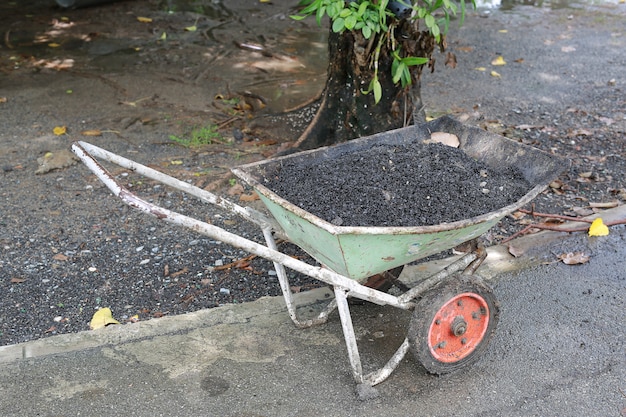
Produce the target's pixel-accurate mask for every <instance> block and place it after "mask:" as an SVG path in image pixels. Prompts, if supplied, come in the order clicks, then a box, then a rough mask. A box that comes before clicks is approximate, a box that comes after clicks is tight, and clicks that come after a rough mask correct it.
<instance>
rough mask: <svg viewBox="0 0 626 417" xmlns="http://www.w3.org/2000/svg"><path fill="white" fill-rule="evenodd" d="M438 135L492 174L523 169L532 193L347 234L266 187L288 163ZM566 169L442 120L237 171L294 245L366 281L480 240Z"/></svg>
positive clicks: (520, 146) (549, 159) (515, 145)
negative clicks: (440, 218) (467, 213)
mask: <svg viewBox="0 0 626 417" xmlns="http://www.w3.org/2000/svg"><path fill="white" fill-rule="evenodd" d="M433 132H446V133H451V134H454V135H456V136H457V137H458V138H459V141H460V146H459V148H460V149H462V150H463V151H464V152H465V153H466V154H467V155H469V156H471V157H473V158H475V159H476V160H478V161H481V162H483V163H485V164H487V165H488V166H489V167H492V168H506V167H515V168H517V169H518V170H519V171H520V172H521V173H522V174H523V176H524V177H525V179H526V180H527V181H528V182H529V183H530V186H529V190H528V192H527V193H526V194H525V195H524V196H523V197H522V198H520V199H519V200H518V201H516V202H515V203H513V204H510V205H508V206H506V207H502V208H501V209H499V210H496V211H492V212H489V213H485V214H482V215H480V216H476V217H472V218H469V219H464V220H460V221H455V222H450V223H440V224H437V225H432V226H415V227H352V226H350V227H346V226H336V225H333V224H331V223H330V222H328V221H325V220H323V219H321V218H319V217H317V216H315V215H313V214H311V213H309V212H307V211H305V210H303V209H302V208H300V207H298V206H296V205H294V204H292V203H290V202H289V201H287V200H285V199H284V198H282V197H281V196H279V195H277V194H276V193H275V192H273V191H272V190H270V189H268V188H267V187H265V186H264V185H263V184H264V183H265V177H266V173H272V172H274V171H275V169H276V167H277V165H280V164H281V163H282V162H284V161H285V160H292V161H295V162H297V163H302V165H304V166H306V165H310V164H316V163H319V162H321V161H323V160H332V159H334V158H337V157H339V156H341V155H343V154H346V153H352V152H359V151H360V150H364V149H368V148H370V147H371V146H372V145H373V144H374V143H377V144H378V143H382V144H393V145H400V144H407V143H413V142H421V141H423V140H426V139H430V137H431V133H433ZM568 166H569V161H567V160H564V159H562V158H559V157H556V156H554V155H551V154H548V153H546V152H543V151H541V150H539V149H536V148H533V147H530V146H526V145H523V144H521V143H518V142H515V141H513V140H510V139H507V138H504V137H502V136H500V135H497V134H494V133H490V132H487V131H484V130H482V129H479V128H476V127H469V126H465V125H463V124H462V123H460V122H457V121H455V120H453V119H451V118H449V117H442V118H439V119H436V120H433V121H431V122H428V123H425V124H421V125H417V126H410V127H406V128H401V129H397V130H392V131H387V132H383V133H379V134H376V135H372V136H368V137H363V138H359V139H355V140H351V141H349V142H345V143H343V144H339V145H335V146H330V147H325V148H319V149H315V150H311V151H304V152H299V153H296V154H292V155H288V156H284V157H279V158H275V159H271V160H266V161H261V162H257V163H252V164H247V165H242V166H239V167H236V168H233V169H232V171H233V173H234V174H235V175H237V176H238V177H239V178H241V179H242V180H244V181H245V182H247V183H248V184H250V185H251V186H252V187H254V189H255V190H256V191H257V193H258V194H259V196H260V198H261V200H262V201H263V203H264V204H265V205H266V207H267V209H268V210H269V211H270V212H271V214H272V215H273V217H274V218H275V219H276V221H277V222H278V223H279V225H280V226H281V227H282V229H283V230H284V232H285V234H286V235H287V237H288V238H289V240H291V241H292V242H293V243H295V244H296V245H298V246H299V247H301V248H302V249H303V250H305V251H306V252H307V253H308V254H309V255H311V256H312V257H313V258H314V259H315V260H317V261H318V262H319V263H321V264H322V265H324V266H326V267H327V268H330V269H331V270H333V271H335V272H337V273H339V274H342V275H344V276H346V277H349V278H352V279H355V280H358V281H361V280H363V279H365V278H367V277H370V276H372V275H376V274H379V273H382V272H384V271H388V270H390V269H393V268H395V267H398V266H402V265H406V264H408V263H411V262H414V261H417V260H419V259H422V258H425V257H427V256H430V255H433V254H437V253H440V252H442V251H445V250H448V249H451V248H454V247H455V246H457V245H459V244H461V243H464V242H467V241H469V240H472V239H474V238H477V237H479V236H480V235H482V234H483V233H485V232H487V231H488V230H489V229H490V228H491V227H493V226H494V225H495V224H496V223H497V222H498V221H499V220H500V219H502V218H503V217H504V216H506V215H507V214H510V213H512V212H513V211H515V210H517V209H519V208H521V207H523V206H524V205H526V204H528V203H529V202H530V201H531V200H532V199H534V198H535V197H536V196H537V195H538V194H539V193H541V192H542V191H543V190H544V189H545V188H546V187H547V185H548V184H549V183H550V181H552V180H553V179H555V178H556V177H557V176H558V175H559V174H560V173H561V172H563V171H564V170H566V169H567V168H568Z"/></svg>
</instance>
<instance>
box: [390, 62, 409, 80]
mask: <svg viewBox="0 0 626 417" xmlns="http://www.w3.org/2000/svg"><path fill="white" fill-rule="evenodd" d="M406 69H407V67H406V64H405V63H404V62H402V61H401V62H400V64H399V65H398V67H397V68H396V70H395V71H393V72H392V74H393V78H392V81H393V83H394V84H397V83H398V81H400V78H402V73H403V72H404V71H405V70H406Z"/></svg>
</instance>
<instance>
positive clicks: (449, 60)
mask: <svg viewBox="0 0 626 417" xmlns="http://www.w3.org/2000/svg"><path fill="white" fill-rule="evenodd" d="M444 65H445V66H448V67H450V68H456V55H454V54H453V53H452V52H448V53H447V54H446V62H445V64H444Z"/></svg>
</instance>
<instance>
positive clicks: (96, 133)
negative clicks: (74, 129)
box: [80, 129, 102, 136]
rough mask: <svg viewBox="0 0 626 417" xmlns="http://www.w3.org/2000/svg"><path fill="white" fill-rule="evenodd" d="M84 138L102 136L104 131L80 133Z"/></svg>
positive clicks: (84, 131)
mask: <svg viewBox="0 0 626 417" xmlns="http://www.w3.org/2000/svg"><path fill="white" fill-rule="evenodd" d="M80 134H81V135H83V136H102V131H100V130H95V129H94V130H83V131H82V132H80Z"/></svg>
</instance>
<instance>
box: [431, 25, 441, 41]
mask: <svg viewBox="0 0 626 417" xmlns="http://www.w3.org/2000/svg"><path fill="white" fill-rule="evenodd" d="M430 32H431V33H432V34H433V36H434V37H435V39H436V40H437V41H439V35H440V34H441V33H440V32H439V26H437V25H435V26H433V27H431V28H430Z"/></svg>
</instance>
